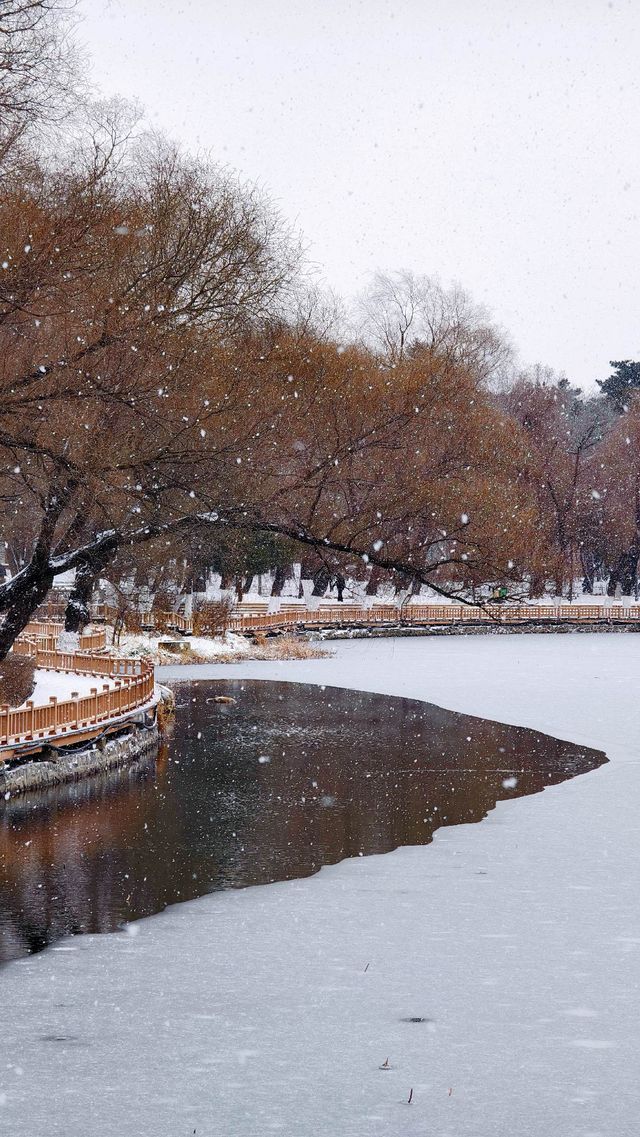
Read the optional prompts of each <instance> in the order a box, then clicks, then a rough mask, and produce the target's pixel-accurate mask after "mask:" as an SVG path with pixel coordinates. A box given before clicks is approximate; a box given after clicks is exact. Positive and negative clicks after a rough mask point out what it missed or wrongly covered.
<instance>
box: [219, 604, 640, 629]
mask: <svg viewBox="0 0 640 1137" xmlns="http://www.w3.org/2000/svg"><path fill="white" fill-rule="evenodd" d="M603 622H605V623H611V624H635V623H639V622H640V606H630V607H622V606H621V605H595V604H584V605H570V604H563V605H557V606H555V605H554V606H552V605H517V606H516V605H503V604H490V605H487V606H484V607H472V606H470V605H466V604H407V605H405V606H404V607H402V608H400V607H397V606H396V605H394V604H388V605H382V604H376V605H373V606H372V607H371V608H362V607H357V606H354V605H347V604H335V605H330V606H329V605H326V606H323V607H321V608H318V609H315V610H310V609H303V610H299V611H284V612H268V613H255V614H252V615H238V614H235V613H234V614H232V615H231V618H230V620H229V630H230V631H234V632H249V631H259V630H261V629H264V630H269V629H277V628H310V627H330V626H332V625H338V624H339V625H352V626H354V627H371V626H374V625H378V624H393V625H398V624H399V625H417V626H424V625H428V626H431V627H437V626H446V625H455V624H484V625H488V626H491V625H494V626H495V625H501V624H510V625H511V624H525V623H539V624H557V623H560V624H596V623H603Z"/></svg>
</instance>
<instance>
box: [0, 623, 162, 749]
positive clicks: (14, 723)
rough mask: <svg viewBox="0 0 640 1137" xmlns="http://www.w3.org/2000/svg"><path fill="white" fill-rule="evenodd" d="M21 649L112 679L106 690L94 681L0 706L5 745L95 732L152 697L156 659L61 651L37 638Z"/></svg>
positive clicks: (45, 664)
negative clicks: (38, 702)
mask: <svg viewBox="0 0 640 1137" xmlns="http://www.w3.org/2000/svg"><path fill="white" fill-rule="evenodd" d="M17 649H18V651H23V649H26V650H24V651H23V654H27V655H29V656H30V657H31V658H32V659H33V660H34V662H35V664H36V667H41V668H46V669H48V670H50V671H64V672H67V673H70V674H75V675H91V676H95V678H96V679H100V678H102V679H104V678H107V677H108V678H109V679H110V680H111V682H110V683H107V684H102V689H101V690H98V687H97V686H95V687H91V688H90V690H89V694H88V695H77V696H73V697H72V698H69V699H62V700H60V701H58V699H57V698H56V697H55V696H51V698H50V699H49V702H48V703H47V704H45V705H43V706H35V705H34V704H33V703H32V702H31V701H29V702H27V703H26V704H25V706H24V707H16V708H14V707H8V706H2V707H0V747H16V746H20V745H22V744H24V743H31V742H37V741H39V740H47V739H54V738H58V737H59V736H61V735H62V736H64V735H69V734H76V733H80V732H83V731H87V732H89V733H91V728H92V727H94V728H95V727H96V726H101V725H104V724H105V723H107V722H109V721H111V720H118V719H121V718H122V717H123V716H125V715H127V714H128V713H130V712H131V711H134V710H136V709H138V708H140V707H143V706H145V705H146V704H147V703H150V702H151V700H152V698H153V693H154V670H153V664H152V663H148V662H147V661H145V660H141V659H120V658H118V657H116V656H109V655H84V654H82V652H61V651H56V650H51V649H49V648H43V647H41V646H40V645H39V644H38V643H37V641H36V642H32V643H29V641H23V643H21V644H18V645H17ZM94 733H95V732H94ZM8 756H10V754H6V755H2V753H0V761H2V759H3V757H4V758H6V757H8Z"/></svg>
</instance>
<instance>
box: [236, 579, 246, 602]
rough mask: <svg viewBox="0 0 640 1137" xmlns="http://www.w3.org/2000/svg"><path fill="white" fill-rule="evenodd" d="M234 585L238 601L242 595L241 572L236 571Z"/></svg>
mask: <svg viewBox="0 0 640 1137" xmlns="http://www.w3.org/2000/svg"><path fill="white" fill-rule="evenodd" d="M234 587H235V590H236V599H237V600H238V601H240V600H242V597H243V596H244V579H243V577H242V573H238V575H237V577H236V579H235V582H234Z"/></svg>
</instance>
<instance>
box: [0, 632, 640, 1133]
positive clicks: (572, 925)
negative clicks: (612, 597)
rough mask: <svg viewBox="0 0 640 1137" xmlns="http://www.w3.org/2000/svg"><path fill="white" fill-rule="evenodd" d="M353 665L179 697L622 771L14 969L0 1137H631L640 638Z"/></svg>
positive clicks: (419, 647)
mask: <svg viewBox="0 0 640 1137" xmlns="http://www.w3.org/2000/svg"><path fill="white" fill-rule="evenodd" d="M335 646H336V655H335V657H334V658H331V659H322V660H309V661H300V662H289V663H280V664H278V663H242V664H237V665H235V666H231V665H218V666H215V667H214V666H204V667H199V668H197V669H195V668H193V669H190V668H185V667H179V668H175V669H170V668H165V669H163V671H162V672H161V678H163V679H164V680H166V679H167V678H169V677H171V678H178V679H183V678H187V677H188V676H189V674H194V675H195V674H197V675H198V676H203V677H205V676H226V675H231V676H234V677H242V676H246V677H264V678H278V679H286V680H294V681H295V680H297V681H301V682H313V683H326V684H333V685H337V686H345V687H357V688H360V689H365V690H373V691H381V692H387V693H389V694H396V695H405V696H410V697H417V698H423V699H427V700H430V701H432V702H435V703H439V704H441V705H443V706H446V707H450V708H452V709H454V710H460V711H465V712H469V713H472V714H477V715H482V716H484V717H491V718H496V719H500V720H502V721H504V722H510V723H516V724H520V725H527V726H532V727H535V728H537V729H541V730H545V731H548V732H549V733H552V734H555V735H557V736H559V737H563V738H567V739H571V740H573V741H575V742H578V743H582V744H586V745H589V746H593V747H596V748H601V749H604V750H606V752H607V755H608V757H609V758H610V764H608V765H605V766H603V767H601V768H600V769H598V770H596V771H594V772H593V773H591V774H588V775H584V776H581V777H577V778H575V779H573V780H571V781H568V782H565V783H563V784H561V785H558V786H554V787H552V788H549V789H548V790H545V792H544V793H543V794H539V795H536V796H533V797H528V798H518V799H514V800H511V801H505V802H502V803H500V804H499V805H498V806H497V808H496V809H495V810H494V811H493V812H492V813H491V814H490V815H489V816H488V817H487V818H486V819H485V821H483V822H482V823H480V824H478V825H468V826H467V825H465V826H459V827H454V828H449V829H443V830H440V831H439V832H438V833H437V834H436V838H435V841H434V843H433V844H432V845H429V846H426V847H424V848H410V849H401V850H398V851H396V852H395V853H390V854H387V855H385V856H379V857H369V858H364V859H361V860H351V861H347V862H343V863H342V864H341V865H338V866H335V867H332V868H327V869H323V870H322V871H321V873H319V874H318V875H317V876H315V877H311V878H308V879H305V880H302V881H295V882H290V883H283V884H275V885H268V886H262V887H257V888H251V889H247V890H245V891H241V892H228V893H218V894H215V895H213V896H210V897H205V898H203V899H201V900H197V901H194V902H191V903H189V904H185V905H181V906H177V907H174V908H172V909H170V910H168V911H167V912H165V913H164V914H162V915H160V916H156V917H153V918H151V919H149V920H145V921H142V922H140V923H139V924H136V925H133V926H132V927H131V928H130V929H129V930H130V932H131V933H132V934H131V935H126V934H123V935H112V936H102V937H100V936H93V937H86V938H78V939H74V940H71V941H67V942H64V943H62V944H59V945H57V947H55V948H53V949H52V950H50V951H48V952H45V953H43V954H40V955H38V956H34V957H30V958H27V959H26V960H24V961H20V962H18V963H14V964H11V965H10V966H9V967H8V968H7V969H6V970H5V971H4V973H3V976H2V978H3V1012H4V1013H3V1051H4V1059H3V1061H2V1067H1V1073H0V1095H1V1096H0V1102H1V1103H2V1104H1V1107H0V1132H6V1133H8V1134H9V1133H10V1134H12V1135H15V1137H18V1135H19V1137H54V1135H59V1137H63V1135H64V1137H116V1135H118V1137H124V1135H129V1134H131V1135H132V1137H134V1135H135V1137H183V1135H184V1137H192V1135H193V1134H196V1135H197V1137H214V1135H215V1137H264V1135H266V1134H271V1133H280V1134H284V1135H286V1137H397V1135H399V1134H401V1135H402V1137H418V1135H419V1137H467V1135H468V1137H472V1135H473V1137H516V1135H517V1137H555V1135H557V1137H578V1135H580V1137H596V1135H598V1137H627V1135H628V1137H631V1135H633V1137H635V1135H636V1134H637V1131H638V1117H639V1116H640V1082H639V1080H638V1070H639V1069H640V915H639V905H638V892H639V890H640V753H639V750H640V746H639V739H640V703H639V700H638V672H639V662H640V637H636V636H635V635H571V634H569V635H562V636H557V637H556V636H549V635H545V636H495V637H473V638H467V637H461V638H452V637H451V638H433V639H398V640H373V641H350V642H343V643H340V644H337V645H335ZM412 1018H419V1019H425V1020H427V1021H425V1022H408V1021H405V1020H407V1019H412ZM387 1059H388V1067H385V1068H383V1069H381V1067H382V1066H383V1064H384V1063H385V1062H386V1060H387ZM411 1090H413V1097H412V1101H411V1104H408V1098H409V1094H410V1091H411Z"/></svg>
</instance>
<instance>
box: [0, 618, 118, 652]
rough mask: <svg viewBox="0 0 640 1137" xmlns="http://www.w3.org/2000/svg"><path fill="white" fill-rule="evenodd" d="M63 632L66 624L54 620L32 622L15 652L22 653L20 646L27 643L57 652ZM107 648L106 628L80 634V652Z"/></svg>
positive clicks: (23, 632)
mask: <svg viewBox="0 0 640 1137" xmlns="http://www.w3.org/2000/svg"><path fill="white" fill-rule="evenodd" d="M63 631H64V624H62V623H60V624H59V623H56V622H55V621H52V620H32V621H31V623H29V624H27V626H26V628H25V629H24V630H23V631H22V632H21V634H20V635H19V637H18V639H17V640H16V643H15V644H14V648H13V650H14V651H18V652H20V646H21V645H23V644H24V643H25V642H29V643H35V644H37V645H38V646H39V647H41V648H47V649H49V650H55V648H56V647H57V644H58V638H59V636H60V635H61V634H62V632H63ZM106 646H107V632H106V628H96V629H95V630H94V631H92V632H81V633H80V636H79V642H78V647H79V649H80V651H102V650H103V649H104V648H106ZM22 654H23V655H26V654H28V652H26V651H23V652H22Z"/></svg>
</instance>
